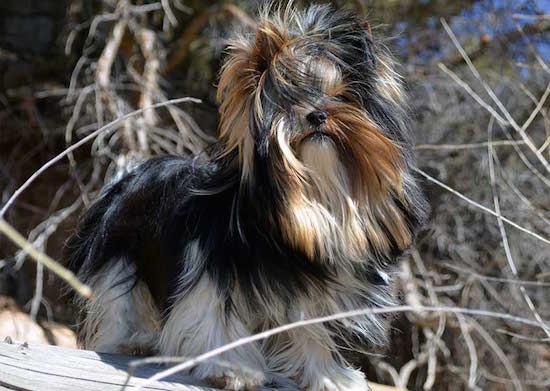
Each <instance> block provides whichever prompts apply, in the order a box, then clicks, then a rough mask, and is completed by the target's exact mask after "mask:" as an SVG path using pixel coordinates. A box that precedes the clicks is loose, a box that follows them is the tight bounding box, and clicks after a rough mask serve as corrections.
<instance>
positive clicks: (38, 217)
mask: <svg viewBox="0 0 550 391" xmlns="http://www.w3.org/2000/svg"><path fill="white" fill-rule="evenodd" d="M243 3H244V4H243ZM253 3H254V2H238V3H236V4H238V5H236V4H231V5H219V4H216V2H198V1H195V2H194V1H179V0H162V1H156V2H155V1H130V0H118V1H115V0H103V1H94V2H89V3H88V2H85V1H77V0H74V1H68V4H69V5H70V8H69V10H68V13H67V16H66V20H67V21H66V27H65V30H64V31H65V32H64V33H63V34H62V35H61V36H62V37H63V42H64V51H65V55H64V58H65V59H66V60H65V63H66V64H64V66H61V67H60V68H58V69H61V70H63V71H66V74H67V75H68V76H66V77H60V76H58V75H55V76H51V75H49V76H47V77H41V78H40V80H39V81H36V80H33V82H32V83H31V84H28V85H27V84H24V83H22V84H20V85H17V86H15V87H9V86H8V87H9V88H8V87H6V85H7V84H4V87H5V90H4V92H2V90H1V86H0V121H3V124H2V125H1V128H0V172H1V174H0V191H2V194H1V197H2V198H1V202H0V206H2V211H1V212H0V214H1V215H2V216H1V217H3V218H4V219H6V220H7V221H8V222H10V223H11V224H12V225H14V226H15V227H16V228H17V229H18V230H19V231H20V232H24V233H25V236H26V237H27V240H28V241H29V242H30V243H32V245H33V246H34V247H36V248H37V249H38V250H40V251H41V252H44V253H48V254H50V255H51V256H52V257H53V258H54V259H59V254H60V251H59V248H60V245H61V243H62V241H63V238H64V237H66V235H67V232H68V231H69V230H70V229H71V227H72V226H73V225H74V223H75V219H76V217H77V216H78V214H79V212H80V211H81V210H82V208H83V207H85V206H86V205H88V204H89V203H90V201H91V200H93V198H94V196H95V195H96V194H97V191H98V190H99V189H100V188H101V186H102V184H103V183H105V181H107V180H109V179H110V178H113V177H117V176H119V175H121V174H122V173H124V172H125V171H126V170H127V169H128V168H129V167H131V165H132V164H134V163H135V162H136V161H139V160H140V159H143V158H146V157H148V156H156V155H161V154H180V155H189V154H193V153H196V152H198V151H200V150H202V149H203V147H204V146H205V145H208V143H209V142H211V141H212V140H213V137H214V136H215V131H214V130H215V128H216V114H215V113H216V108H215V104H214V101H213V94H214V87H213V85H214V84H215V75H216V69H217V68H218V64H219V58H220V55H221V49H222V47H223V38H225V37H226V36H227V34H228V32H229V31H231V30H232V29H234V28H247V27H249V26H250V25H251V24H253V22H252V19H251V17H250V16H248V15H253V12H254V11H253V10H254V9H255V4H253ZM336 3H337V4H339V5H342V4H340V3H345V2H336ZM348 3H349V4H346V6H348V7H351V8H355V9H356V10H358V11H359V12H367V14H368V15H371V17H372V18H374V19H375V22H380V21H388V22H398V21H400V19H399V17H400V15H401V16H402V15H405V14H408V15H412V16H410V18H411V20H409V21H408V23H409V24H408V25H407V26H409V27H410V26H412V27H410V28H411V30H412V32H407V33H406V34H405V33H404V32H403V28H401V34H403V35H404V36H406V37H407V41H406V42H405V43H400V42H399V39H398V38H397V39H396V40H395V42H394V44H395V46H398V47H400V52H399V51H398V54H399V55H400V57H401V60H402V61H403V62H404V63H405V66H404V69H403V73H404V75H405V79H406V80H407V83H408V87H409V90H410V95H411V104H412V106H413V110H414V111H415V113H416V114H415V119H414V121H415V126H414V128H415V129H416V132H417V144H418V145H417V154H418V162H419V167H420V170H419V171H418V175H419V176H420V177H423V178H424V180H425V187H426V190H427V193H428V195H429V198H430V202H431V205H432V214H431V219H430V222H429V224H428V226H427V227H426V229H425V231H424V232H423V233H422V235H421V236H420V237H419V240H418V243H417V246H416V249H414V250H413V251H412V252H411V255H410V256H409V257H408V258H407V259H405V260H404V262H403V264H402V268H401V274H400V280H401V287H402V296H403V302H404V304H406V305H408V306H412V307H423V309H422V310H417V311H404V312H401V313H400V315H398V316H397V317H396V321H395V332H394V336H395V338H394V344H393V346H392V347H391V349H390V350H389V351H388V352H385V353H384V354H382V355H373V356H372V357H371V358H370V362H369V363H366V362H362V364H363V365H364V367H365V369H366V370H367V372H368V373H369V378H371V379H373V380H377V381H378V382H380V383H385V384H392V385H396V386H400V387H408V388H409V389H427V390H429V389H434V390H463V389H475V390H482V389H483V390H501V389H503V390H504V389H509V390H520V389H523V390H533V389H541V390H542V389H548V388H549V387H550V380H549V379H550V325H549V319H550V197H549V196H548V194H549V192H550V163H549V162H550V118H549V115H550V110H549V108H550V103H549V100H548V95H549V94H550V68H549V65H548V60H549V58H550V56H549V55H548V51H550V46H549V45H548V44H547V45H546V46H544V45H542V46H541V44H540V43H541V42H543V43H544V42H547V43H548V42H550V39H549V38H550V33H548V31H549V30H550V27H549V24H550V15H547V14H533V13H531V14H529V13H528V12H526V13H520V11H521V9H520V10H518V9H515V8H513V7H512V6H511V5H510V4H509V3H506V2H505V1H503V2H502V4H503V5H502V7H504V8H502V7H500V8H499V7H497V6H496V5H495V6H494V7H493V8H491V7H492V6H490V5H489V6H487V8H482V9H481V10H478V12H479V13H480V15H481V16H480V15H477V17H478V18H479V20H483V21H486V20H488V21H490V23H492V24H494V26H493V27H494V28H493V30H490V31H491V33H487V34H485V33H483V34H482V33H481V32H483V31H484V29H483V28H481V27H480V28H477V29H476V28H474V29H473V30H474V32H473V33H472V31H471V30H472V29H469V30H468V28H465V26H466V27H468V25H469V24H470V23H474V19H472V20H469V19H468V18H469V17H471V18H474V16H469V15H471V14H468V13H467V12H461V8H462V7H463V8H465V9H469V7H470V6H472V7H474V5H475V4H478V3H481V4H486V2H483V1H482V2H476V1H468V2H448V3H449V4H447V5H441V4H440V2H437V1H435V2H431V1H430V2H423V4H425V5H417V6H415V5H414V4H416V2H410V1H405V2H403V3H402V5H401V6H399V7H400V8H399V12H397V11H396V8H395V7H396V6H395V4H393V3H394V2H377V1H354V2H351V1H350V2H348ZM434 3H435V5H434ZM488 3H490V4H492V2H488ZM511 3H513V2H511ZM527 3H528V2H527ZM535 3H536V2H535ZM90 4H91V5H90ZM392 4H393V5H392ZM431 6H433V8H430V7H431ZM392 7H393V8H392ZM438 7H439V8H438ZM506 7H508V8H509V9H507V8H506ZM394 11H395V12H394ZM513 13H517V14H516V15H512V14H513ZM503 15H504V16H503ZM439 16H442V17H444V18H445V19H443V20H442V21H441V22H440V21H439V19H438V18H439ZM506 17H509V19H506V20H512V21H513V22H511V23H510V22H508V24H506V25H505V27H506V29H499V28H498V26H500V27H502V26H501V24H503V23H504V22H503V20H504V19H505V18H506ZM499 18H500V19H499ZM428 19H429V20H431V21H432V22H434V21H435V24H436V25H437V27H435V28H434V27H431V28H429V29H428V28H427V27H426V26H427V25H430V26H432V25H433V24H430V23H427V22H426V20H428ZM445 20H448V21H450V20H452V21H453V23H449V24H447V22H446V21H445ZM478 22H479V21H478ZM415 23H417V24H418V27H417V28H416V30H414V26H415ZM479 23H481V22H479ZM499 23H500V24H499ZM455 30H459V31H460V32H461V33H460V34H459V33H457V32H455ZM375 31H379V33H380V34H385V33H388V32H392V30H391V29H390V28H389V27H379V28H377V29H375ZM395 31H399V29H397V28H396V30H395ZM464 31H467V32H468V33H469V34H468V35H465V34H464ZM427 32H428V33H427ZM478 32H479V34H478ZM455 33H456V34H457V36H455ZM415 34H416V35H415ZM430 34H431V35H430ZM411 37H415V39H412V38H411ZM0 42H1V41H0ZM463 45H464V47H463ZM434 46H436V47H437V50H433V47H434ZM545 50H546V51H545ZM418 53H421V54H418ZM8 54H9V53H8V52H1V51H0V60H1V59H2V58H4V57H6V56H8ZM9 55H10V56H11V54H9ZM2 56H3V57H2ZM14 56H15V55H14ZM6 58H7V57H6ZM10 58H11V57H10ZM0 65H1V62H0ZM181 96H185V97H191V96H193V97H197V98H200V99H201V100H202V103H201V104H198V103H196V101H195V100H190V99H187V100H184V102H183V103H182V102H180V103H177V104H176V103H172V104H168V103H167V100H168V99H171V98H175V97H181ZM155 104H160V105H162V106H163V107H157V108H156V109H146V108H147V107H150V106H152V105H155ZM144 109H145V110H144ZM136 110H137V111H136ZM129 113H132V114H130V115H128V114H129ZM113 121H114V122H113ZM75 143H77V146H76V147H72V148H70V149H67V148H68V147H69V146H71V145H74V144H75ZM60 154H62V155H60ZM56 156H57V157H56ZM51 159H54V160H51ZM45 162H49V163H47V165H46V166H44V163H45ZM40 167H42V168H40ZM38 169H40V171H38V174H40V175H36V173H37V170H38ZM32 174H35V175H36V176H35V177H33V181H32V182H29V183H28V186H27V184H26V185H24V187H22V184H23V183H25V180H26V179H27V178H29V177H31V175H32ZM34 179H36V180H34ZM18 191H20V194H19V193H18ZM14 194H16V195H17V198H16V199H15V198H13V195H14ZM0 221H2V220H0ZM5 227H6V226H5V225H4V224H3V225H0V229H2V230H4V229H5ZM8 229H9V227H8ZM27 255H31V256H32V254H30V253H29V252H28V251H27V252H25V251H23V250H22V249H21V248H20V247H18V246H13V245H11V244H10V242H9V241H8V240H7V239H6V238H5V237H3V238H0V257H2V259H0V295H8V296H12V297H14V298H15V299H16V300H17V302H18V304H19V305H20V306H22V307H23V308H24V309H25V310H26V311H27V312H29V313H30V315H31V316H32V317H33V318H36V317H38V318H48V319H50V320H52V319H53V320H57V321H59V322H62V323H67V324H71V322H72V313H71V309H70V307H68V306H67V304H66V300H65V299H63V298H61V299H60V298H59V294H58V292H59V289H60V286H61V284H60V283H59V280H58V279H56V278H53V274H51V273H49V272H46V271H45V270H44V266H43V265H44V264H43V263H36V264H35V263H32V262H30V261H29V260H28V259H29V258H28V257H27ZM38 257H40V256H38ZM69 278H70V276H69ZM425 307H445V308H447V309H446V310H442V311H432V310H429V308H425ZM407 308H408V309H410V307H407ZM453 309H457V311H463V312H456V311H454V310H453ZM461 309H462V310H461ZM468 310H481V311H485V313H484V314H481V313H474V312H471V311H468ZM0 311H1V309H0ZM464 311H465V312H464ZM491 313H492V314H493V315H494V314H495V313H498V314H501V315H497V316H487V315H490V314H491ZM503 314H504V315H506V314H507V315H509V316H508V317H507V318H506V317H504V315H503ZM514 317H515V318H514ZM522 320H523V323H522ZM363 361H364V360H363Z"/></svg>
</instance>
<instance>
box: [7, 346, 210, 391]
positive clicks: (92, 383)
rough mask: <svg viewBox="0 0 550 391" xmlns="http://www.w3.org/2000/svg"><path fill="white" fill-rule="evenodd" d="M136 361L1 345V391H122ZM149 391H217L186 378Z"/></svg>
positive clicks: (137, 380)
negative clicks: (133, 362) (130, 363)
mask: <svg viewBox="0 0 550 391" xmlns="http://www.w3.org/2000/svg"><path fill="white" fill-rule="evenodd" d="M133 359H135V357H128V356H121V355H116V354H105V353H96V352H91V351H87V350H75V349H66V348H60V347H57V346H48V345H31V346H29V345H27V344H10V343H7V342H0V390H2V389H8V390H29V391H30V390H36V391H39V390H40V391H48V390H56V391H75V390H79V391H88V390H90V391H114V390H116V391H120V390H121V389H122V386H123V385H124V384H125V382H126V379H127V372H126V369H127V368H128V363H129V362H130V361H132V360H133ZM160 369H162V367H160V366H155V365H147V366H143V367H140V368H139V369H138V370H137V371H136V373H135V376H134V377H132V378H131V380H130V381H129V382H128V385H129V386H136V385H140V384H143V383H144V382H145V379H147V378H148V377H150V376H152V375H153V374H155V373H156V372H158V371H159V370H160ZM128 389H131V387H128ZM146 390H149V391H153V390H155V391H172V390H181V391H207V390H210V391H214V389H213V388H209V387H204V386H201V385H200V383H199V382H198V381H197V380H195V379H192V378H190V377H188V376H183V375H174V376H171V377H169V378H167V379H166V381H162V382H155V383H154V384H152V385H150V386H148V388H146Z"/></svg>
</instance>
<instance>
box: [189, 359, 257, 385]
mask: <svg viewBox="0 0 550 391" xmlns="http://www.w3.org/2000/svg"><path fill="white" fill-rule="evenodd" d="M192 373H193V375H194V376H197V377H199V378H200V379H202V380H203V381H205V382H206V383H208V385H210V386H212V387H215V388H219V389H223V390H231V391H255V390H256V389H258V388H259V387H260V386H263V385H264V383H265V380H266V378H265V374H264V372H263V371H259V370H257V369H253V368H246V369H244V370H242V371H241V370H234V369H231V368H226V367H222V366H218V365H212V364H202V365H198V366H197V367H195V369H194V370H193V371H192Z"/></svg>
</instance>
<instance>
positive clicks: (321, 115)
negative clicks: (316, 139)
mask: <svg viewBox="0 0 550 391" xmlns="http://www.w3.org/2000/svg"><path fill="white" fill-rule="evenodd" d="M306 119H307V121H308V122H309V123H310V124H311V125H313V126H315V127H318V126H321V125H322V124H324V123H325V122H326V120H327V113H325V112H324V111H312V112H311V113H309V114H308V115H306Z"/></svg>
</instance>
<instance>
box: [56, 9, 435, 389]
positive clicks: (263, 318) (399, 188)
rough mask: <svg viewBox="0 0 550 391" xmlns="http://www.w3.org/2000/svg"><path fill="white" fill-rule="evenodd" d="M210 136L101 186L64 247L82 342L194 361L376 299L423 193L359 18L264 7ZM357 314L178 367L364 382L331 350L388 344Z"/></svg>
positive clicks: (329, 382)
mask: <svg viewBox="0 0 550 391" xmlns="http://www.w3.org/2000/svg"><path fill="white" fill-rule="evenodd" d="M218 99H219V104H220V137H219V142H218V143H217V144H216V145H214V146H213V147H212V149H211V150H210V151H209V154H208V156H210V157H206V155H207V154H203V155H201V156H198V157H195V158H193V159H185V158H180V157H160V158H154V159H150V160H148V161H146V162H144V163H142V164H141V165H139V166H138V167H137V168H135V169H134V170H133V171H132V172H130V173H129V174H128V175H126V176H124V177H123V178H121V179H119V180H117V181H116V182H115V183H112V184H110V185H108V186H107V187H106V188H105V189H104V190H103V191H102V194H101V196H100V197H99V199H98V200H97V201H96V202H95V203H94V204H93V205H92V206H91V208H90V209H89V210H88V211H87V212H86V213H85V214H84V216H83V218H82V221H81V223H80V226H79V227H78V230H77V232H76V233H75V234H74V235H73V236H72V237H71V238H70V239H69V241H68V243H67V246H66V250H67V252H66V254H67V259H68V261H69V264H70V265H71V267H72V268H73V270H75V271H77V272H78V276H79V277H80V278H81V279H82V280H83V281H84V282H86V283H88V284H90V285H91V286H92V288H93V289H94V297H93V298H92V299H91V300H89V301H85V300H82V301H80V302H79V303H78V304H79V306H80V309H81V310H82V315H83V317H82V326H81V333H80V337H81V341H82V343H83V345H84V347H86V348H88V349H94V350H98V351H103V352H126V351H138V352H139V351H151V352H154V353H158V354H163V355H171V356H172V355H183V356H187V357H190V356H195V355H198V354H201V353H203V352H206V351H208V350H211V349H213V348H216V347H219V346H220V345H223V344H226V343H229V342H231V341H234V340H236V339H239V338H243V337H247V336H249V335H251V334H254V333H256V332H259V331H263V330H266V329H269V328H272V327H276V326H279V325H283V324H286V323H289V322H293V321H296V320H300V319H303V318H313V317H318V316H324V315H328V314H333V313H337V312H340V311H348V310H352V309H358V308H366V307H380V306H386V305H391V304H393V303H394V300H393V296H394V293H393V290H394V289H393V286H392V276H393V275H394V271H395V269H396V262H397V260H398V257H399V256H400V255H402V254H403V252H404V251H406V250H407V248H409V247H410V246H411V243H412V241H413V239H414V236H415V233H416V231H417V229H418V227H419V226H420V225H421V224H422V222H423V220H424V219H425V216H426V209H427V207H426V202H425V199H424V197H423V195H422V193H421V191H420V190H419V188H418V184H417V182H416V180H415V178H414V177H413V175H412V174H411V168H412V166H413V164H414V161H413V156H412V141H411V132H410V130H409V128H408V125H409V119H408V117H407V108H406V106H407V105H406V101H405V100H406V98H405V95H404V93H403V91H402V86H401V80H400V77H399V76H398V75H397V73H396V72H395V70H394V65H393V62H392V60H391V58H390V56H389V55H388V54H387V52H386V50H385V49H384V48H383V46H382V45H380V44H378V43H377V42H375V40H374V38H373V36H372V35H371V33H370V31H369V29H368V25H367V24H366V22H365V21H364V20H362V19H361V18H359V17H357V16H354V15H353V14H351V13H348V12H344V11H335V10H333V9H332V8H330V7H329V6H311V7H309V8H307V9H306V10H303V11H296V10H293V9H292V8H291V7H283V8H281V9H278V10H273V9H272V10H271V11H269V12H265V13H264V15H263V17H262V18H261V20H260V22H259V24H258V28H257V31H256V32H255V34H251V35H250V36H242V37H240V38H238V39H235V40H234V41H232V42H231V43H230V45H229V47H228V55H227V59H226V61H225V63H224V65H223V68H222V71H221V76H220V80H219V86H218ZM387 330H388V319H387V318H385V317H383V316H372V315H371V316H357V317H353V318H349V319H343V320H339V321H335V322H331V323H328V324H318V325H315V326H311V327H305V328H299V329H293V330H291V331H288V332H286V333H283V334H279V335H277V336H276V337H273V338H270V339H267V340H265V341H263V342H261V343H253V344H248V345H245V346H241V347H238V348H236V349H233V350H231V351H228V352H226V353H224V354H223V355H222V356H221V357H219V358H220V359H221V360H224V361H226V362H229V363H230V364H231V367H230V368H227V367H224V366H220V365H217V364H216V362H207V363H201V364H200V365H198V366H196V367H195V368H193V369H192V371H191V372H192V374H193V375H195V376H197V377H199V378H202V379H206V380H208V381H211V382H212V381H213V382H216V380H220V381H222V383H224V384H223V385H224V386H225V387H227V388H231V389H248V388H253V387H255V386H257V385H261V384H263V383H264V382H268V381H272V380H273V379H274V378H292V379H294V380H295V381H296V382H297V383H298V384H299V385H300V386H301V387H303V388H305V389H307V390H346V391H350V390H357V391H358V390H366V389H367V384H366V381H365V379H364V375H363V374H362V373H361V372H360V371H358V370H355V369H353V368H351V367H350V366H349V364H348V363H347V362H346V361H345V359H344V358H343V357H342V355H341V354H340V353H339V349H338V348H339V347H341V346H342V344H346V343H347V344H349V345H353V343H354V341H355V339H356V338H357V337H359V338H361V339H362V340H366V341H367V342H368V343H370V344H371V346H372V345H383V344H385V343H386V342H387V341H386V339H387V336H386V334H387Z"/></svg>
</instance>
